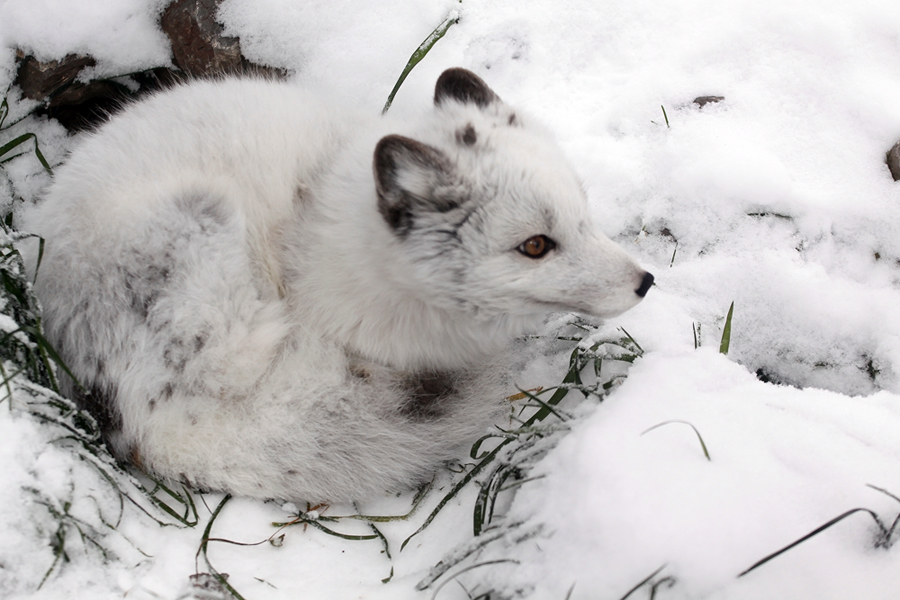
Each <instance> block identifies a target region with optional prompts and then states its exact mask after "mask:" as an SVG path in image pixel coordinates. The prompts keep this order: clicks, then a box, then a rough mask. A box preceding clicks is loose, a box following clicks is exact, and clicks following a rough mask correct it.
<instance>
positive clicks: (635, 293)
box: [374, 68, 653, 318]
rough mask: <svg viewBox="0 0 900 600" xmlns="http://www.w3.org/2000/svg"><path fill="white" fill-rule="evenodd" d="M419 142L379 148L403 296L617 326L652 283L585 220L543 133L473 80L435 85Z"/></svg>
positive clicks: (447, 77)
mask: <svg viewBox="0 0 900 600" xmlns="http://www.w3.org/2000/svg"><path fill="white" fill-rule="evenodd" d="M434 123H436V125H433V126H431V127H429V128H428V134H426V135H428V137H427V139H423V140H421V141H420V140H415V139H411V138H409V137H405V136H401V135H388V136H386V137H384V138H382V139H381V140H380V141H379V142H378V144H377V146H376V148H375V156H374V172H375V173H374V174H375V188H376V192H377V198H378V210H379V212H380V214H381V216H382V217H383V219H384V222H385V224H386V226H387V227H388V228H389V229H390V231H391V233H392V235H393V236H394V239H395V244H396V245H398V246H400V247H401V248H402V250H403V251H402V252H399V253H398V254H400V255H401V256H403V257H405V260H403V261H401V263H400V264H398V265H397V271H396V272H395V273H394V275H395V277H396V278H397V281H399V282H400V284H401V285H404V284H408V289H409V291H410V292H411V293H414V294H419V295H421V296H423V298H422V299H423V300H424V301H426V302H427V303H429V304H432V305H439V306H442V307H444V308H446V309H447V310H450V311H462V312H464V313H468V314H474V315H477V316H480V317H482V318H492V317H498V316H500V315H507V316H512V317H525V316H529V315H538V314H541V315H543V314H546V313H548V312H556V311H572V312H578V313H582V314H586V315H593V316H597V317H612V316H615V315H617V314H619V313H621V312H623V311H625V310H627V309H629V308H631V307H632V306H634V305H635V304H637V303H638V302H640V300H641V298H643V296H644V295H645V294H646V293H647V291H648V289H649V288H650V286H651V285H652V283H653V276H652V275H651V274H649V273H647V272H646V271H645V270H644V269H642V268H641V267H640V266H639V265H638V264H637V263H636V262H635V261H634V260H633V259H632V258H631V257H629V256H628V254H626V253H625V251H623V250H622V249H621V248H620V247H619V246H618V245H616V244H615V243H613V242H612V241H611V240H609V239H608V238H607V237H606V236H604V235H603V234H602V233H601V232H600V231H599V230H598V228H597V227H596V226H595V224H594V223H592V221H591V217H590V214H589V211H588V204H587V198H586V196H585V192H584V190H583V187H582V185H581V182H580V180H579V179H578V177H577V176H576V175H575V173H574V171H573V170H572V168H571V166H570V165H569V164H568V162H567V161H566V160H565V158H564V157H563V154H562V152H561V151H560V149H559V148H558V146H557V144H556V143H555V142H554V140H553V139H552V137H551V136H550V135H549V134H547V133H546V132H545V131H544V130H543V129H542V128H541V127H540V126H537V125H535V124H532V123H530V122H525V120H523V118H522V117H521V116H520V115H518V114H517V113H516V112H515V111H514V110H513V109H512V108H510V107H509V106H508V105H507V104H506V103H504V102H503V101H502V100H501V99H500V98H499V96H497V94H495V93H494V91H493V90H491V89H490V88H489V87H488V85H487V84H486V83H485V82H484V81H483V80H481V79H480V78H479V77H478V76H477V75H475V74H474V73H471V72H470V71H467V70H465V69H458V68H456V69H449V70H447V71H445V72H444V73H443V74H442V75H441V76H440V78H439V79H438V81H437V85H436V86H435V93H434Z"/></svg>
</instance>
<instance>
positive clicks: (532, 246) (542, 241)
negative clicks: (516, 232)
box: [517, 235, 556, 258]
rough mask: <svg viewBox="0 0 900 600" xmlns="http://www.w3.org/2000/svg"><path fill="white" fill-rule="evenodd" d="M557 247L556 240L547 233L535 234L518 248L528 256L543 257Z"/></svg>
mask: <svg viewBox="0 0 900 600" xmlns="http://www.w3.org/2000/svg"><path fill="white" fill-rule="evenodd" d="M554 248H556V242H554V241H553V240H551V239H550V238H548V237H547V236H546V235H535V236H532V237H530V238H528V239H527V240H525V241H524V242H522V243H521V244H520V245H519V247H518V248H517V250H518V251H519V252H521V253H522V254H524V255H525V256H527V257H528V258H541V257H542V256H544V255H545V254H547V253H548V252H550V251H551V250H553V249H554Z"/></svg>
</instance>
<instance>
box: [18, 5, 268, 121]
mask: <svg viewBox="0 0 900 600" xmlns="http://www.w3.org/2000/svg"><path fill="white" fill-rule="evenodd" d="M221 1H222V0H175V1H174V2H172V3H171V4H169V5H168V6H167V7H166V9H165V10H164V11H163V14H162V17H161V19H160V27H161V28H162V30H163V32H165V34H166V35H167V36H168V37H169V40H170V41H171V44H172V55H173V62H174V65H175V67H176V68H177V70H173V69H170V68H168V67H159V68H155V69H149V70H147V71H143V72H140V73H132V74H129V78H130V80H131V82H133V83H137V84H138V86H139V90H138V92H137V93H135V92H134V91H133V87H134V86H131V87H132V89H129V88H126V87H125V86H124V85H122V84H120V83H118V82H116V81H115V79H116V78H112V79H102V80H96V81H91V82H80V81H77V78H78V75H79V73H81V71H82V69H84V68H85V67H92V66H94V65H95V64H96V62H95V61H94V59H93V58H91V57H90V56H81V55H75V54H71V55H69V56H66V57H65V58H63V59H62V60H55V61H50V62H40V61H38V60H37V59H36V58H34V57H33V56H26V55H25V54H23V53H22V52H21V51H19V52H17V54H16V60H17V61H18V72H17V74H16V81H15V83H16V84H17V85H19V86H20V87H21V88H22V91H23V94H24V95H25V97H27V98H30V99H32V100H40V101H42V102H43V103H44V106H43V107H42V108H40V109H38V110H37V111H36V112H37V113H38V114H46V115H48V116H49V117H51V118H54V119H57V120H58V121H59V122H60V123H62V124H63V126H64V127H66V129H69V130H80V129H85V128H90V127H94V126H96V125H97V124H99V123H101V122H102V121H104V120H106V119H107V118H108V117H109V115H110V114H112V113H114V112H115V111H116V110H117V109H118V107H120V106H121V105H122V104H123V103H125V102H127V101H129V100H131V99H134V98H135V97H137V96H139V95H141V94H144V93H146V92H147V91H152V90H157V89H160V88H163V87H168V86H170V85H172V84H173V83H174V82H177V81H180V80H183V79H184V76H185V75H187V76H189V77H203V76H208V75H220V74H223V73H225V74H228V73H235V74H240V73H259V74H264V75H267V76H270V77H283V76H284V72H283V71H281V70H278V69H272V68H270V67H264V66H259V65H255V64H253V63H251V62H250V61H248V60H247V59H246V58H244V57H243V56H242V55H241V45H240V41H239V40H238V39H237V38H235V37H229V36H226V35H223V31H224V28H223V27H222V25H220V24H219V23H218V22H217V21H216V13H217V11H218V8H219V4H220V3H221Z"/></svg>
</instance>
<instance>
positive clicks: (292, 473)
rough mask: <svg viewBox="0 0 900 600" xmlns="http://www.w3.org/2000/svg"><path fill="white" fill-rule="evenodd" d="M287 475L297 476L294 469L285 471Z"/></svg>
mask: <svg viewBox="0 0 900 600" xmlns="http://www.w3.org/2000/svg"><path fill="white" fill-rule="evenodd" d="M287 474H288V475H296V474H297V471H296V470H294V469H288V470H287Z"/></svg>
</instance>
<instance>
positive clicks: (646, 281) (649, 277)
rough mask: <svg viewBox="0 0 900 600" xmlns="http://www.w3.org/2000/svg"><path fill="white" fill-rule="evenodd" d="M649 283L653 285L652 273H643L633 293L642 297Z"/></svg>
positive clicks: (645, 293)
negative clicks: (639, 283)
mask: <svg viewBox="0 0 900 600" xmlns="http://www.w3.org/2000/svg"><path fill="white" fill-rule="evenodd" d="M651 285H653V275H651V274H650V273H644V278H643V279H641V285H640V286H638V289H636V290H634V293H635V294H637V295H638V296H640V297H641V298H643V297H644V296H646V295H647V290H649V289H650V286H651Z"/></svg>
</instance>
